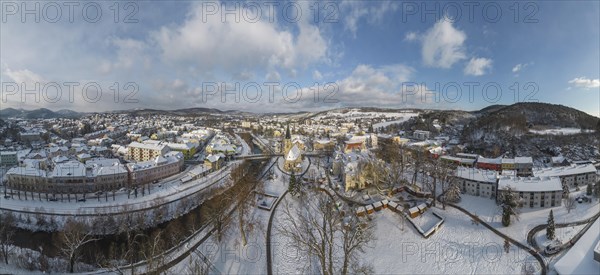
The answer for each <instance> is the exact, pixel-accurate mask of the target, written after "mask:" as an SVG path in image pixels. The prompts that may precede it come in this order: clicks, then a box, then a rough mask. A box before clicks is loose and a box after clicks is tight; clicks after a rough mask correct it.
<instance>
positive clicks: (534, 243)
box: [527, 212, 600, 256]
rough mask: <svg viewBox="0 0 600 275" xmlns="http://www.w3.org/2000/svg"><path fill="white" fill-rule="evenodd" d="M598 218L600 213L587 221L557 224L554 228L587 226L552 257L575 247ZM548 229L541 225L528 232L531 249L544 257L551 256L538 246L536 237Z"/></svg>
mask: <svg viewBox="0 0 600 275" xmlns="http://www.w3.org/2000/svg"><path fill="white" fill-rule="evenodd" d="M598 217H600V212H598V213H597V214H596V215H594V216H593V217H591V218H587V219H585V220H580V221H574V222H569V223H557V224H555V225H554V226H555V227H556V228H562V227H569V226H576V225H582V224H587V226H586V227H585V228H583V229H582V230H581V231H580V232H579V233H577V235H575V236H574V237H573V238H572V239H571V240H570V241H569V242H567V243H565V244H563V245H561V246H560V248H559V249H558V250H557V251H556V252H554V253H552V255H554V254H556V253H559V252H560V251H563V250H565V249H568V248H570V247H571V246H573V245H574V244H575V243H576V242H577V241H578V240H579V238H581V236H583V234H585V232H586V231H587V230H588V229H589V228H590V226H592V224H593V223H594V221H595V220H596V219H598ZM546 227H548V224H540V225H537V226H535V227H534V228H532V229H531V230H529V232H527V243H529V245H530V246H531V247H533V248H534V249H535V250H537V251H541V252H540V253H541V254H542V255H544V256H550V255H548V254H547V253H546V251H545V249H541V248H540V247H539V246H538V244H537V241H536V240H535V235H536V234H537V233H538V232H540V231H542V230H544V229H546Z"/></svg>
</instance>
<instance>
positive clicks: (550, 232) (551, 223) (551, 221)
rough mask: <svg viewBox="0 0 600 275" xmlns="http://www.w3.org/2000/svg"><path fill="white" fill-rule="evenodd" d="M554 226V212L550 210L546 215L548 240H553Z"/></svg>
mask: <svg viewBox="0 0 600 275" xmlns="http://www.w3.org/2000/svg"><path fill="white" fill-rule="evenodd" d="M555 231H556V227H555V225H554V213H553V212H552V210H550V214H549V215H548V226H547V227H546V238H548V240H554V237H556V235H555Z"/></svg>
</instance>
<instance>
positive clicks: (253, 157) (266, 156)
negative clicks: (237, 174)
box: [233, 151, 331, 160]
mask: <svg viewBox="0 0 600 275" xmlns="http://www.w3.org/2000/svg"><path fill="white" fill-rule="evenodd" d="M328 154H331V151H315V152H308V153H304V154H302V156H305V157H323V156H327V155H328ZM274 157H283V154H252V155H244V156H234V157H233V158H234V159H247V160H256V159H270V158H274Z"/></svg>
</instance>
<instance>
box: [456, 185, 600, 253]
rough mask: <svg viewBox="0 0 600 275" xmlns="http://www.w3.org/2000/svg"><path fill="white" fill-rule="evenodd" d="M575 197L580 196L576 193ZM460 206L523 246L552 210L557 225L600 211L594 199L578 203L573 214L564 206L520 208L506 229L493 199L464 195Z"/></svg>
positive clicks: (584, 217) (545, 220) (587, 216)
mask: <svg viewBox="0 0 600 275" xmlns="http://www.w3.org/2000/svg"><path fill="white" fill-rule="evenodd" d="M581 192H583V191H581ZM574 195H575V196H578V195H579V194H577V193H575V194H574ZM459 205H460V206H462V207H463V208H465V209H467V210H468V211H469V212H471V213H473V214H475V215H477V216H479V218H480V219H482V220H483V221H485V222H487V223H489V224H490V225H491V226H493V227H495V228H497V229H498V230H500V231H501V232H502V233H504V234H506V235H508V236H510V237H512V238H514V239H515V240H517V241H519V242H521V243H523V244H527V233H528V232H529V230H531V229H532V228H533V227H535V226H536V225H540V224H545V223H546V222H547V220H548V214H549V213H550V209H552V210H553V212H554V213H553V214H554V221H555V222H556V223H568V222H573V221H579V220H583V219H586V218H589V217H591V216H593V215H594V214H596V213H598V211H600V204H599V203H598V200H597V199H594V200H593V202H592V203H577V208H575V209H573V210H571V213H568V211H567V209H566V208H565V207H564V206H556V207H548V208H540V207H537V208H528V207H524V208H520V211H521V213H520V217H519V220H514V219H513V221H512V222H511V224H510V226H508V227H505V226H504V225H502V222H501V221H502V219H501V212H500V210H499V208H498V205H497V204H496V202H495V201H494V200H493V199H488V198H482V197H477V196H469V195H463V196H462V199H461V202H460V203H459Z"/></svg>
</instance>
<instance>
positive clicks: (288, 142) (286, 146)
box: [283, 124, 292, 156]
mask: <svg viewBox="0 0 600 275" xmlns="http://www.w3.org/2000/svg"><path fill="white" fill-rule="evenodd" d="M290 149H292V135H291V134H290V125H289V124H288V125H287V128H286V129H285V137H284V139H283V154H284V156H285V155H287V153H288V152H289V151H290Z"/></svg>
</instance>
